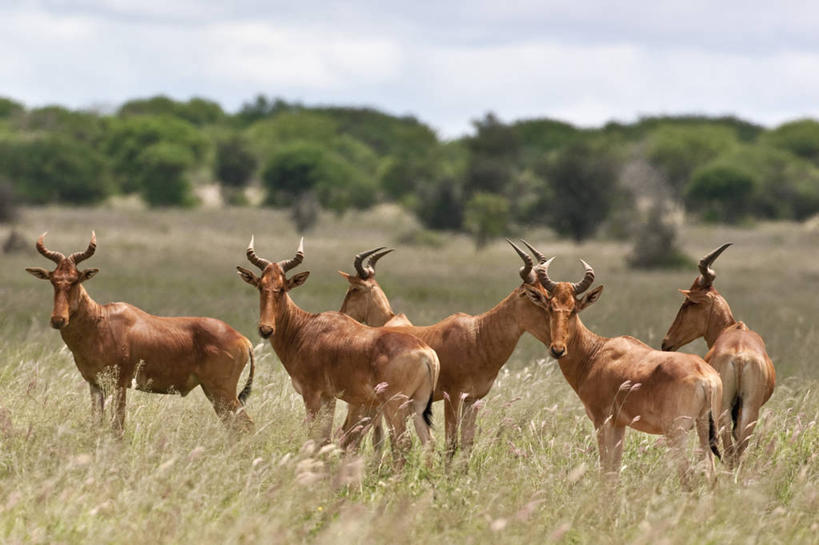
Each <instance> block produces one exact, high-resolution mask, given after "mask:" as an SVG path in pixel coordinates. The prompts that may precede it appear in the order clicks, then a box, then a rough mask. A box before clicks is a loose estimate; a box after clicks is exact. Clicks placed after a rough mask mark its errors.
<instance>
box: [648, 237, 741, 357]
mask: <svg viewBox="0 0 819 545" xmlns="http://www.w3.org/2000/svg"><path fill="white" fill-rule="evenodd" d="M731 244H732V243H730V242H728V243H726V244H723V245H722V246H720V247H719V248H716V249H714V250H712V251H711V252H709V253H708V254H706V255H705V256H704V257H703V258H702V259H700V263H699V269H700V274H699V276H697V278H696V279H695V280H694V283H693V284H692V285H691V289H687V290H679V291H680V293H682V294H683V297H684V298H685V299H684V300H683V304H682V306H681V307H680V310H679V311H678V312H677V317H676V318H674V323H672V324H671V327H670V328H668V333H666V334H665V338H664V339H663V344H662V349H663V350H666V351H674V350H677V349H678V348H680V347H681V346H685V345H686V344H688V343H690V342H691V341H693V340H695V339H698V338H699V337H702V336H703V335H705V333H706V331H707V330H708V324H709V317H710V315H711V313H712V312H713V311H714V304H715V303H716V302H717V301H719V300H720V299H721V297H720V295H719V293H718V292H717V290H716V289H715V288H714V280H715V279H716V278H717V273H716V272H714V269H712V268H711V265H712V264H713V263H714V261H716V259H717V258H718V257H719V256H720V254H721V253H722V252H724V251H725V249H726V248H728V246H730V245H731Z"/></svg>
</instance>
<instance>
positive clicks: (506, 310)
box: [342, 241, 549, 456]
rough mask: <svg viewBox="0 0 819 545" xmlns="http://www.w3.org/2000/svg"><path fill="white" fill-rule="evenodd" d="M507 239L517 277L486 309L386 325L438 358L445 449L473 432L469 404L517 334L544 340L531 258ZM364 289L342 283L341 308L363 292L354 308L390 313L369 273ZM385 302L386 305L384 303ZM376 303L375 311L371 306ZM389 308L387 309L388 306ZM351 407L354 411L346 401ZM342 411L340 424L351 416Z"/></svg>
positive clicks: (544, 319)
mask: <svg viewBox="0 0 819 545" xmlns="http://www.w3.org/2000/svg"><path fill="white" fill-rule="evenodd" d="M509 244H511V245H512V247H513V248H514V249H515V251H516V252H517V253H518V255H519V256H520V258H521V259H522V260H523V266H522V267H521V268H520V277H521V279H522V280H523V283H522V284H521V285H520V286H519V287H517V288H515V289H514V290H513V291H512V293H510V294H509V295H508V296H506V298H504V299H503V300H502V301H501V302H499V303H498V304H497V305H495V306H494V307H493V308H492V309H490V310H488V311H487V312H484V313H483V314H480V315H478V316H471V315H469V314H463V313H458V314H453V315H451V316H449V317H447V318H444V319H443V320H441V321H440V322H438V323H436V324H434V325H431V326H412V325H408V326H402V327H389V328H388V329H390V330H393V331H402V332H406V333H410V334H412V335H414V336H416V337H418V338H419V339H421V340H422V341H424V342H425V343H427V344H428V345H429V346H431V347H432V348H433V349H435V352H437V354H438V358H439V359H440V360H441V375H440V377H439V378H438V386H437V387H436V388H435V401H440V400H444V419H445V426H446V441H447V451H448V453H449V455H450V456H451V455H452V454H454V452H455V449H456V448H457V446H458V431H459V428H460V436H461V437H460V443H461V445H462V446H463V447H465V448H466V449H467V450H468V449H469V448H470V447H471V446H472V443H473V441H474V438H475V426H476V420H475V419H476V416H477V409H476V406H475V404H476V403H477V401H478V400H480V399H482V398H483V397H484V396H486V395H487V394H488V393H489V390H490V389H491V388H492V385H493V384H494V382H495V378H496V377H497V376H498V372H500V369H501V367H503V365H504V364H505V363H506V362H507V360H508V359H509V356H511V355H512V351H513V350H514V349H515V346H517V344H518V340H520V337H521V336H522V335H523V333H524V332H529V333H530V334H532V335H533V336H534V337H535V338H537V339H538V340H540V341H541V342H542V343H544V344H546V345H548V344H549V329H548V316H547V314H546V312H545V311H544V310H543V309H542V308H540V307H539V306H537V305H535V304H533V303H532V301H531V300H530V299H531V298H532V296H531V295H529V293H530V292H532V291H538V290H541V289H542V288H540V286H539V285H538V283H537V279H536V278H535V276H534V273H533V272H532V268H533V266H534V263H533V261H532V258H531V257H530V256H529V255H528V254H526V253H525V252H523V251H522V250H521V249H520V248H518V247H517V246H515V245H514V244H512V242H511V241H509ZM366 282H367V284H368V289H367V290H356V289H355V288H354V287H353V286H351V287H350V288H348V292H347V295H346V297H345V305H344V306H343V307H342V312H344V311H348V310H349V308H350V307H349V303H350V301H351V300H354V299H355V298H360V297H364V298H366V297H369V298H370V302H369V303H368V304H366V305H362V304H360V302H356V304H357V305H358V307H359V308H368V309H370V310H369V312H370V315H373V316H382V317H383V316H388V315H390V314H391V313H392V310H391V309H389V302H386V301H387V298H386V296H384V295H383V291H381V288H380V287H378V284H377V282H376V281H375V278H374V277H372V275H370V276H369V277H368V279H367V280H366ZM384 302H386V306H384ZM373 305H374V306H379V305H380V306H381V310H380V311H379V312H375V311H373V310H372V308H373ZM388 309H389V310H388ZM350 410H351V411H356V409H355V408H354V407H351V409H350ZM357 415H358V412H355V413H351V415H350V416H348V418H347V421H346V423H345V425H351V424H352V423H354V422H355V421H356V419H355V418H353V416H357Z"/></svg>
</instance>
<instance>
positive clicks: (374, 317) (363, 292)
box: [338, 247, 412, 327]
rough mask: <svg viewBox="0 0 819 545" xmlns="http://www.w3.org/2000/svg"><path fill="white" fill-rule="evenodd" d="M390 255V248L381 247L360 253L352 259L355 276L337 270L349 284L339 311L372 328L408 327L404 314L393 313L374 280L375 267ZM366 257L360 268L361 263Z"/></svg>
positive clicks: (408, 321)
mask: <svg viewBox="0 0 819 545" xmlns="http://www.w3.org/2000/svg"><path fill="white" fill-rule="evenodd" d="M390 252H392V250H391V249H390V250H385V249H384V247H381V248H375V249H373V250H367V251H366V252H361V253H360V254H358V255H356V256H355V259H354V260H353V266H354V267H355V270H356V273H357V274H355V275H352V274H347V273H346V272H344V271H338V274H340V275H341V276H343V277H344V278H345V279H347V281H348V282H349V283H350V285H349V286H348V287H347V293H346V294H345V295H344V301H343V302H342V303H341V309H340V310H339V312H341V313H343V314H346V315H347V316H350V317H351V318H352V319H354V320H356V321H359V322H361V323H363V324H367V325H370V326H373V327H381V326H385V325H386V326H396V327H397V326H402V325H412V322H410V320H409V318H407V316H406V314H404V313H401V314H396V313H395V312H393V310H392V306H391V305H390V300H389V299H387V295H386V294H385V293H384V290H382V289H381V286H379V285H378V282H376V280H375V264H376V263H377V262H378V260H379V259H381V258H382V257H384V256H385V255H387V254H388V253H390ZM368 257H369V259H368V260H367V265H366V266H364V264H363V261H364V259H366V258H368Z"/></svg>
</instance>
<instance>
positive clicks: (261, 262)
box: [247, 235, 270, 270]
mask: <svg viewBox="0 0 819 545" xmlns="http://www.w3.org/2000/svg"><path fill="white" fill-rule="evenodd" d="M247 260H248V261H250V262H251V263H253V264H254V265H256V266H257V267H259V268H260V269H261V270H265V269H266V268H267V266H268V265H270V261H268V260H266V259H262V258H261V257H259V256H257V255H256V250H254V249H253V235H250V244H248V245H247Z"/></svg>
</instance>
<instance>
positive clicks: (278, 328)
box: [237, 238, 439, 455]
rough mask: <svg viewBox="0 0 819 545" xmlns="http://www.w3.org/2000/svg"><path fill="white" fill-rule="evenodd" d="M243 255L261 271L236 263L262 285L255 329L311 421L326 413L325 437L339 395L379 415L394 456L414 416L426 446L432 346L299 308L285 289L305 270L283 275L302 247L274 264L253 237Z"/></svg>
mask: <svg viewBox="0 0 819 545" xmlns="http://www.w3.org/2000/svg"><path fill="white" fill-rule="evenodd" d="M247 258H248V260H249V261H250V262H251V263H253V264H254V265H256V266H257V267H259V269H260V270H261V271H262V275H261V276H260V277H258V276H256V275H255V274H253V273H252V272H251V271H249V270H247V269H245V268H243V267H237V270H238V271H239V275H240V276H241V277H242V279H243V280H244V281H245V282H247V283H248V284H250V285H252V286H255V287H256V288H257V289H258V290H259V296H260V299H259V301H260V316H259V333H260V334H261V335H262V337H264V338H269V339H270V344H271V345H272V346H273V350H274V351H275V352H276V354H277V355H278V356H279V359H280V360H281V362H282V364H283V365H284V368H285V369H286V370H287V373H288V374H289V375H290V378H291V380H292V382H293V387H294V388H295V389H296V391H297V392H298V393H299V394H301V396H302V398H303V400H304V405H305V408H306V409H307V417H308V420H310V421H312V420H314V419H316V417H317V416H319V413H322V412H323V415H324V417H325V420H324V422H323V423H322V426H320V429H319V431H320V434H321V437H322V439H324V440H329V439H330V433H331V428H332V415H333V412H334V408H335V400H336V398H338V399H341V400H343V401H346V402H347V403H349V404H350V405H352V406H355V407H361V408H363V409H362V410H363V412H364V413H366V414H370V415H372V416H373V417H377V415H378V413H383V415H384V417H385V418H386V419H387V423H388V425H389V427H390V433H391V436H392V445H393V449H394V450H396V451H397V453H398V454H399V455H400V454H402V453H403V451H404V450H405V448H406V446H407V441H408V439H409V438H408V437H407V436H406V434H405V433H404V430H405V425H406V419H407V417H408V416H410V415H411V414H412V413H414V423H415V429H416V431H417V432H418V436H419V437H420V439H421V442H422V443H426V442H427V441H428V440H429V439H430V432H429V425H430V418H431V414H432V411H431V404H432V392H433V390H434V389H435V383H436V381H437V379H438V372H439V363H438V357H437V356H436V354H435V351H434V350H432V349H431V348H430V347H429V346H427V345H426V344H424V343H423V342H422V341H420V340H418V339H417V338H415V337H413V336H411V335H407V334H404V333H398V332H395V331H388V330H386V329H382V328H371V327H367V326H365V325H362V324H360V323H358V322H356V321H355V320H353V319H352V318H350V317H349V316H345V315H344V314H341V313H339V312H322V313H320V314H311V313H309V312H305V311H304V310H302V309H301V308H299V307H298V305H296V304H295V303H294V302H293V300H292V299H291V298H290V295H289V292H290V291H291V290H293V289H295V288H296V287H298V286H300V285H302V284H303V283H304V282H305V280H307V276H308V275H309V274H310V273H309V272H302V273H299V274H296V275H294V276H292V277H290V278H287V276H286V274H285V273H287V272H288V271H289V270H291V269H293V268H294V267H296V266H298V265H299V264H300V263H301V262H302V261H303V259H304V250H303V246H302V244H299V249H298V251H297V252H296V256H295V257H294V258H293V259H290V260H285V261H280V262H278V263H273V262H270V261H268V260H266V259H262V258H260V257H258V256H257V255H256V252H255V250H254V248H253V239H252V238H251V240H250V245H249V246H248V248H247ZM347 440H348V441H354V440H355V438H348V439H347Z"/></svg>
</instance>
